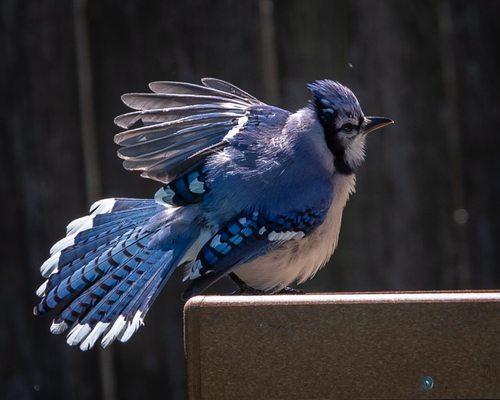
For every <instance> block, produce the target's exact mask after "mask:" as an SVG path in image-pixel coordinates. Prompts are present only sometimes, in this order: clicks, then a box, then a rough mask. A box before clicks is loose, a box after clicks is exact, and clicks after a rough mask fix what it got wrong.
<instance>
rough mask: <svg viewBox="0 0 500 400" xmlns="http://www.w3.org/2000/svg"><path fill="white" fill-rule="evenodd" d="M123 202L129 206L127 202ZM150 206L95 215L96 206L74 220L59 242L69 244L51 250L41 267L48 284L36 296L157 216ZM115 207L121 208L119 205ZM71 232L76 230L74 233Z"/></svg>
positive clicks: (159, 206) (155, 207) (155, 209)
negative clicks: (91, 211) (118, 239)
mask: <svg viewBox="0 0 500 400" xmlns="http://www.w3.org/2000/svg"><path fill="white" fill-rule="evenodd" d="M106 200H110V199H106ZM101 202H102V201H101ZM127 203H129V204H130V203H131V202H130V201H129V202H127ZM137 203H138V204H141V203H139V202H137ZM150 203H153V204H150V205H149V206H148V207H143V208H139V209H137V210H128V211H118V212H115V211H113V213H108V214H96V211H97V209H98V208H99V207H94V214H93V215H89V216H86V217H83V218H79V219H78V220H75V221H77V222H76V223H75V221H73V222H71V223H70V224H69V225H68V229H67V230H68V232H71V233H70V236H67V237H66V238H64V239H62V240H66V239H67V238H69V237H71V241H72V243H69V242H68V241H67V244H68V246H67V247H65V248H63V249H61V250H59V248H56V250H58V251H57V252H54V251H53V252H52V253H53V254H52V255H51V257H50V258H49V259H48V260H47V261H45V262H44V263H43V265H42V267H41V273H42V276H44V277H48V278H49V282H48V283H44V285H45V286H44V287H45V290H42V289H41V290H40V292H39V293H40V295H43V294H46V293H47V292H48V291H49V290H50V289H52V288H53V287H54V286H56V285H58V284H59V283H60V282H61V281H62V280H63V279H65V278H67V277H68V276H70V275H71V274H73V273H74V272H75V271H76V270H78V269H79V268H81V267H82V266H83V265H85V264H87V263H89V262H90V261H92V259H94V258H95V257H98V256H99V255H100V254H101V253H102V252H103V251H104V250H106V249H107V248H108V247H109V246H110V245H112V243H113V242H116V239H117V238H119V237H121V236H122V235H124V234H126V233H127V232H128V231H130V230H131V229H133V228H135V227H137V226H138V225H139V224H141V223H143V222H144V221H145V220H147V219H148V218H150V217H152V216H153V215H155V214H156V213H158V210H161V207H162V206H161V205H159V204H157V203H154V202H151V201H150ZM116 204H117V205H121V203H120V202H117V203H116ZM121 208H123V205H121ZM91 210H92V208H91ZM85 218H88V219H90V222H89V220H85V221H82V220H83V219H85ZM78 221H79V222H78ZM79 224H81V226H80V227H78V225H79ZM75 230H77V231H76V232H75ZM71 235H73V236H71ZM60 242H61V241H59V242H58V243H60ZM56 244H57V243H56ZM69 244H71V246H69ZM54 246H55V245H54ZM54 246H53V250H54Z"/></svg>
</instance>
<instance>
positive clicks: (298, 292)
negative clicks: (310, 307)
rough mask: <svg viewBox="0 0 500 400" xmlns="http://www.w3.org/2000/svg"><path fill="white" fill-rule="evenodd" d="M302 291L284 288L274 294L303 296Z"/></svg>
mask: <svg viewBox="0 0 500 400" xmlns="http://www.w3.org/2000/svg"><path fill="white" fill-rule="evenodd" d="M305 293H306V292H304V291H303V290H300V289H294V288H292V287H288V286H287V287H284V288H283V289H281V290H280V291H279V292H276V293H275V294H305Z"/></svg>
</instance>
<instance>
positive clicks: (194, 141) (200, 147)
mask: <svg viewBox="0 0 500 400" xmlns="http://www.w3.org/2000/svg"><path fill="white" fill-rule="evenodd" d="M202 83H203V86H201V85H195V84H191V83H185V82H172V81H161V82H152V83H150V85H149V87H150V89H151V90H152V91H153V93H129V94H125V95H123V96H122V100H123V102H124V103H125V104H126V105H127V106H128V107H130V108H132V109H133V110H136V111H133V112H129V113H127V114H123V115H120V116H118V117H116V118H115V123H116V124H117V125H118V126H119V127H121V128H124V129H125V130H124V131H123V132H120V133H118V134H117V135H116V136H115V143H117V144H119V145H120V146H121V148H120V149H119V150H118V156H119V157H120V158H122V159H123V160H124V161H123V166H124V168H125V169H128V170H138V171H141V176H143V177H146V178H151V179H154V180H157V181H160V182H163V183H167V184H168V183H169V182H171V180H172V179H176V178H177V177H178V176H179V174H182V173H183V172H186V171H188V170H189V169H190V168H194V167H197V166H198V165H199V164H200V163H201V162H203V160H204V158H205V157H207V156H209V155H211V154H213V153H214V152H215V151H219V150H221V149H223V148H224V147H225V146H228V145H229V141H230V139H232V138H234V136H235V135H237V134H238V133H239V132H241V131H243V130H244V129H245V124H246V122H247V120H248V116H249V115H250V114H252V112H253V110H255V112H257V113H260V112H262V110H265V109H267V108H268V107H269V109H275V108H274V107H270V106H267V105H266V104H264V103H262V102H260V101H259V100H257V99H256V98H255V97H253V96H252V95H250V94H248V93H247V92H245V91H243V90H241V89H239V88H237V87H236V86H234V85H232V84H230V83H228V82H224V81H221V80H219V79H214V78H204V79H202ZM281 111H283V110H281ZM285 113H286V112H285Z"/></svg>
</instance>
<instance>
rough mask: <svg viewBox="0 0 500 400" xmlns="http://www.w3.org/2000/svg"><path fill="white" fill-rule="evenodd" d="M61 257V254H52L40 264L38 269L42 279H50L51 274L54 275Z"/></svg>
mask: <svg viewBox="0 0 500 400" xmlns="http://www.w3.org/2000/svg"><path fill="white" fill-rule="evenodd" d="M60 256H61V253H60V252H58V253H55V254H52V255H51V256H50V257H49V258H48V259H47V260H45V262H44V263H43V264H42V266H41V267H40V274H42V276H43V277H44V278H48V277H50V276H51V275H52V274H54V273H56V272H57V271H58V264H59V257H60Z"/></svg>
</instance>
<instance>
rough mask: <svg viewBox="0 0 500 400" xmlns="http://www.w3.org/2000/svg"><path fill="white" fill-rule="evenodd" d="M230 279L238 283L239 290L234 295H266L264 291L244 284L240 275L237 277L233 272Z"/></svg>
mask: <svg viewBox="0 0 500 400" xmlns="http://www.w3.org/2000/svg"><path fill="white" fill-rule="evenodd" d="M229 277H230V278H231V279H232V281H233V282H234V283H236V284H237V285H238V287H239V290H236V291H235V292H233V294H247V295H248V294H250V295H260V294H266V293H265V292H264V291H262V290H258V289H254V288H253V287H251V286H248V285H247V284H246V283H245V282H243V281H242V280H241V279H240V278H239V277H238V275H236V274H235V273H234V272H231V273H230V274H229Z"/></svg>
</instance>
